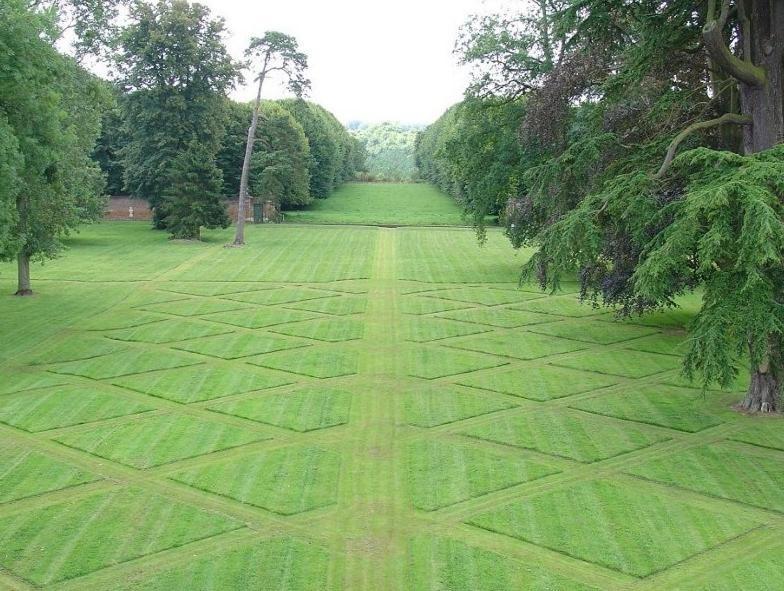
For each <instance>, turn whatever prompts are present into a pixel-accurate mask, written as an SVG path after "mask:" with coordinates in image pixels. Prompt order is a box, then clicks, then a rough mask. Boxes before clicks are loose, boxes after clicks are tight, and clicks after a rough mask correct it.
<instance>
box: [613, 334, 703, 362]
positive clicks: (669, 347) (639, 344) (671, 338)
mask: <svg viewBox="0 0 784 591" xmlns="http://www.w3.org/2000/svg"><path fill="white" fill-rule="evenodd" d="M687 338H688V337H687V335H686V334H682V335H681V334H657V335H653V336H650V337H645V338H644V339H637V340H635V341H632V342H630V343H628V344H627V345H625V346H624V348H625V349H633V350H635V351H644V352H646V353H662V354H663V355H676V356H678V357H681V356H683V355H684V354H685V353H686V344H687V343H686V340H687Z"/></svg>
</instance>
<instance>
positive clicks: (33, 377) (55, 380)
mask: <svg viewBox="0 0 784 591" xmlns="http://www.w3.org/2000/svg"><path fill="white" fill-rule="evenodd" d="M67 383H68V379H67V378H65V377H63V376H59V375H57V374H53V373H48V372H44V371H40V372H35V373H21V372H9V373H3V374H0V394H8V393H12V392H24V391H26V390H35V389H37V388H49V387H51V386H62V385H64V384H67Z"/></svg>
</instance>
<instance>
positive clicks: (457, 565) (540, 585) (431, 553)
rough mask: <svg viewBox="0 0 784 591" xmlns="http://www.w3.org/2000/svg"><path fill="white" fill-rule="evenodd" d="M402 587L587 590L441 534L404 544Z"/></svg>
mask: <svg viewBox="0 0 784 591" xmlns="http://www.w3.org/2000/svg"><path fill="white" fill-rule="evenodd" d="M406 567H407V575H408V576H407V577H406V582H405V585H406V586H405V588H406V589H409V590H411V591H436V590H439V591H440V590H441V589H443V590H447V589H448V590H449V591H476V590H477V589H483V590H484V591H509V590H510V589H525V590H526V591H555V590H557V591H589V590H591V589H593V590H596V589H597V588H596V587H592V586H588V585H583V584H581V583H578V582H577V581H574V580H573V579H569V578H568V577H564V576H561V575H559V574H557V573H554V572H553V571H551V570H549V569H547V568H545V567H542V566H539V565H536V564H531V563H530V562H527V561H522V560H511V559H509V558H505V557H504V556H501V555H500V554H496V553H495V552H489V551H487V550H481V549H479V548H474V547H472V546H469V545H468V544H465V543H463V542H460V541H458V540H453V539H449V538H443V537H435V536H428V535H421V536H417V537H416V538H414V539H413V540H412V541H411V543H410V544H409V547H408V562H407V564H406Z"/></svg>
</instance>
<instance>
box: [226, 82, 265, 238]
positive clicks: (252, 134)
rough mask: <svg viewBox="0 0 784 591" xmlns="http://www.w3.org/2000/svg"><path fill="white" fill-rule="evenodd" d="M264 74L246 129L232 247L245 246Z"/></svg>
mask: <svg viewBox="0 0 784 591" xmlns="http://www.w3.org/2000/svg"><path fill="white" fill-rule="evenodd" d="M264 77H265V72H264V71H262V72H261V74H259V90H258V92H257V93H256V103H255V104H254V105H253V116H252V117H251V120H250V127H249V128H248V141H247V143H246V144H245V160H243V161H242V175H241V176H240V194H239V200H238V202H237V230H236V233H235V234H234V243H233V246H242V245H244V244H245V217H246V214H245V209H246V204H247V201H248V181H249V179H250V161H251V158H252V157H253V144H254V143H255V142H256V128H257V127H258V125H259V111H260V110H261V88H262V86H263V85H264Z"/></svg>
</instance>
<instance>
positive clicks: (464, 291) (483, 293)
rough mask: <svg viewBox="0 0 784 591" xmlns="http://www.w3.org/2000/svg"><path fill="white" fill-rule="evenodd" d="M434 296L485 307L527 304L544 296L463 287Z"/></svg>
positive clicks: (507, 290)
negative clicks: (515, 303)
mask: <svg viewBox="0 0 784 591" xmlns="http://www.w3.org/2000/svg"><path fill="white" fill-rule="evenodd" d="M434 295H437V296H438V297H439V298H442V299H445V300H456V301H458V302H470V303H472V304H482V305H484V306H498V305H501V304H511V303H514V302H525V301H528V300H533V299H537V298H541V297H542V294H535V293H530V292H527V291H517V290H512V289H488V288H485V287H462V288H456V289H445V290H441V291H439V292H438V293H437V294H434Z"/></svg>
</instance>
